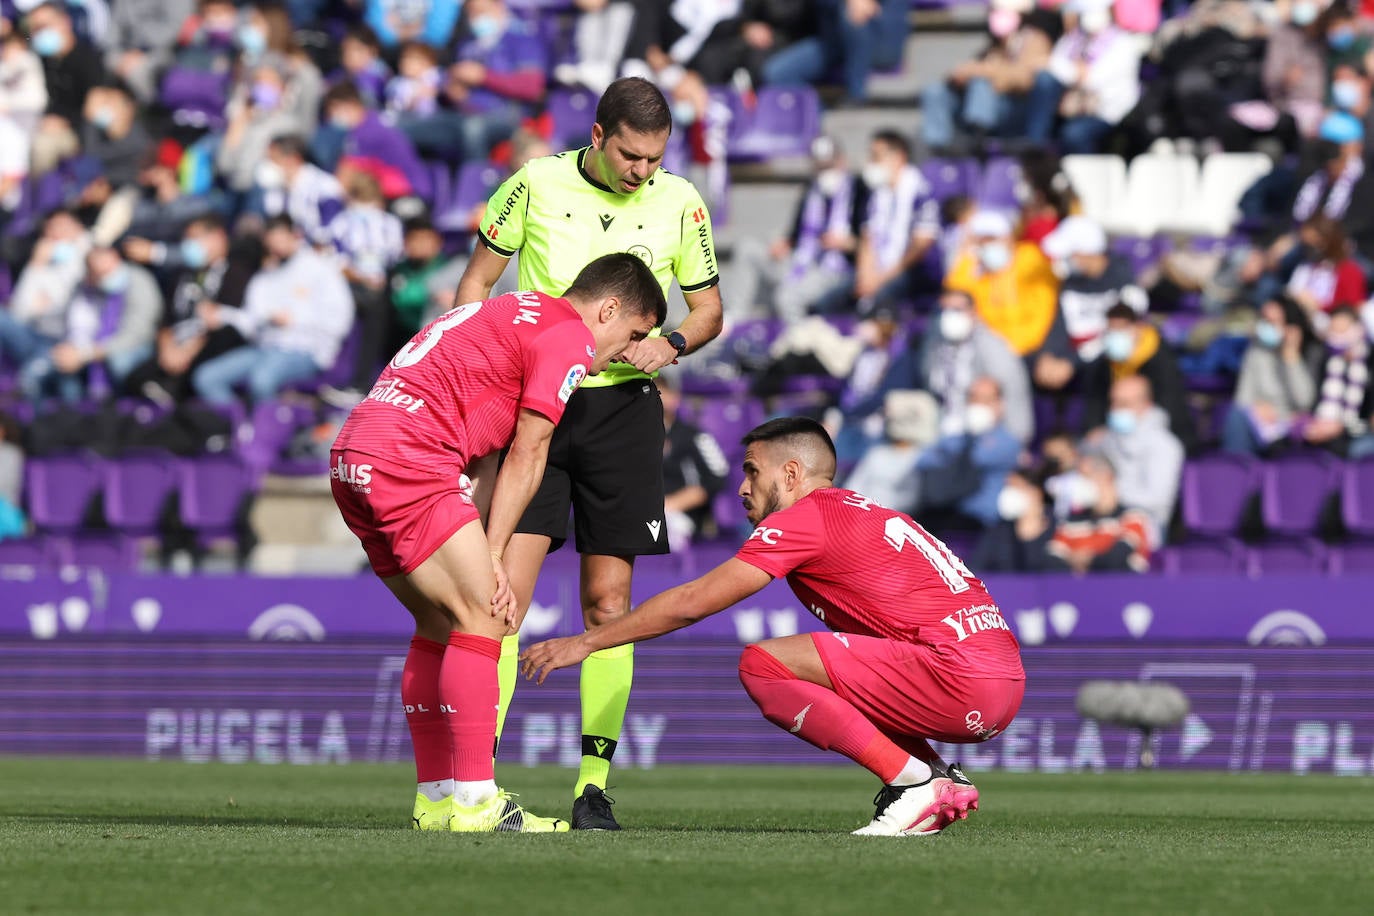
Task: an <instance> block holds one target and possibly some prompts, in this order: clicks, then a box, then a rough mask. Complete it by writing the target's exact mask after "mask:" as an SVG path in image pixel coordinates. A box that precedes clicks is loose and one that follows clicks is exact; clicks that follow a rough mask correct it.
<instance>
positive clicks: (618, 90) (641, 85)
mask: <svg viewBox="0 0 1374 916" xmlns="http://www.w3.org/2000/svg"><path fill="white" fill-rule="evenodd" d="M596 123H598V124H600V125H601V131H602V133H603V134H605V135H606V136H607V137H613V136H615V134H616V132H617V131H619V130H620V129H621V128H622V127H623V128H626V129H628V130H632V131H635V132H636V133H640V134H656V133H659V132H661V131H665V130H666V131H668V132H669V133H671V132H672V130H673V110H672V109H671V108H669V107H668V100H667V99H665V98H664V97H663V93H662V92H660V91H659V89H658V87H657V86H655V85H654V84H653V83H651V82H649V81H648V80H646V79H644V78H643V77H639V76H627V77H624V78H623V79H618V80H616V81H615V82H614V83H611V85H610V86H608V87H607V88H606V91H605V92H603V93H601V101H599V102H597V103H596Z"/></svg>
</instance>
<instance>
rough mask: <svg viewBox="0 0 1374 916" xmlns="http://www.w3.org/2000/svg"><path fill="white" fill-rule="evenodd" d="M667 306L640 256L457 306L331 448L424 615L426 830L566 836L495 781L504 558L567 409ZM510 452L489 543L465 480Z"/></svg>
mask: <svg viewBox="0 0 1374 916" xmlns="http://www.w3.org/2000/svg"><path fill="white" fill-rule="evenodd" d="M666 311H667V305H666V302H665V300H664V298H663V291H662V290H661V289H660V288H659V284H658V281H657V279H655V277H654V275H653V273H652V272H651V271H650V270H649V268H648V267H646V266H644V263H643V262H642V261H640V260H639V258H637V257H635V256H634V255H631V254H612V255H606V256H605V257H601V258H597V259H596V260H595V261H592V262H591V263H590V264H588V265H586V267H585V268H583V270H582V272H581V273H579V274H578V275H577V279H576V280H574V281H573V284H572V286H571V287H570V288H569V289H568V291H567V292H566V293H565V294H564V298H562V299H555V298H553V297H551V296H547V295H544V294H543V293H538V292H522V293H514V294H512V295H509V296H500V297H497V298H495V299H488V300H486V301H483V302H472V303H469V304H467V305H461V306H459V307H457V308H455V309H453V310H452V311H450V312H449V313H447V314H446V315H444V316H442V317H440V318H438V319H436V320H435V321H433V322H431V323H430V324H429V325H428V326H427V327H425V328H424V329H423V330H421V331H420V333H418V334H416V335H415V337H414V338H412V339H411V341H410V343H408V344H406V345H405V346H404V347H402V348H401V350H400V352H398V353H397V354H396V356H395V357H393V358H392V360H391V363H390V364H389V365H388V366H387V367H386V369H385V370H384V371H383V372H382V374H381V377H380V378H379V379H378V380H377V384H376V385H375V386H374V387H373V389H372V392H371V393H370V394H369V395H368V397H367V399H366V400H364V401H363V402H362V403H361V404H359V405H358V406H357V407H356V408H354V410H353V412H352V413H351V414H350V415H349V417H348V420H347V422H346V423H344V426H343V429H342V430H340V432H339V438H338V439H337V440H336V441H335V442H334V447H333V450H332V451H331V452H330V468H331V470H330V477H331V486H332V487H333V491H334V501H335V502H337V503H338V505H339V510H340V512H342V513H343V517H344V520H345V521H346V522H347V523H348V527H349V528H350V529H352V531H353V533H354V534H356V535H357V536H358V539H359V540H360V541H362V544H363V549H364V550H366V551H367V556H368V560H369V561H370V562H371V564H372V569H373V571H374V572H376V573H377V575H378V576H379V577H380V578H381V580H382V581H383V582H385V583H386V585H387V587H388V588H390V589H391V591H392V593H393V594H394V595H395V596H396V598H397V599H398V600H399V601H400V602H401V603H402V604H403V605H405V607H406V609H407V610H408V611H410V613H411V614H412V615H413V616H414V618H415V637H414V638H413V639H412V640H411V641H410V653H409V654H408V655H407V656H406V661H405V668H404V670H403V672H402V675H401V702H402V704H404V706H405V711H406V724H407V725H409V727H410V737H411V742H412V744H413V745H414V748H415V773H416V780H417V782H418V786H417V790H416V796H415V808H414V813H413V820H414V826H415V829H417V830H454V831H488V830H515V831H523V832H526V833H547V832H561V831H564V830H567V829H568V824H567V822H566V821H561V820H556V819H550V818H542V817H536V816H534V815H532V814H530V813H528V812H526V811H523V810H522V809H521V808H520V806H519V805H517V804H516V803H515V802H514V801H512V800H511V798H510V796H509V795H508V794H507V793H505V792H501V791H499V790H498V789H497V787H496V783H495V781H494V780H493V778H492V756H491V749H492V745H493V744H494V742H495V740H496V714H497V705H498V687H497V676H496V662H497V659H498V658H499V657H500V655H501V639H502V638H503V637H505V636H506V635H507V634H509V633H512V632H514V630H513V629H512V628H510V627H508V623H510V624H512V625H514V626H515V627H518V625H519V621H518V619H516V618H517V617H518V609H517V603H516V600H515V595H514V593H513V592H512V591H511V588H510V583H509V579H508V577H507V575H506V571H505V568H504V566H503V564H502V556H503V554H504V552H505V549H506V546H507V544H509V542H510V538H511V534H512V533H513V532H514V531H515V525H516V522H518V521H519V520H520V516H521V514H522V513H523V512H524V511H525V507H526V506H527V505H529V501H530V497H531V496H533V495H534V491H535V489H536V487H538V485H539V481H540V479H541V478H542V476H543V473H544V463H545V460H546V458H547V455H548V449H549V441H550V439H551V438H552V436H553V430H554V426H555V424H557V423H558V421H559V419H560V418H561V417H562V416H563V411H564V408H565V406H566V405H567V403H568V398H570V397H571V396H572V393H573V392H574V391H575V390H577V387H578V385H580V384H581V383H582V380H583V379H584V378H585V377H586V376H587V375H595V374H596V373H597V372H600V371H601V370H602V369H605V368H606V366H607V365H608V364H609V363H610V362H611V361H612V360H614V359H616V358H617V357H618V356H620V354H621V353H623V352H624V351H625V349H626V348H627V347H628V346H629V345H630V343H631V342H632V341H636V340H642V339H643V338H644V337H645V336H646V335H647V334H648V333H649V331H650V330H651V329H653V328H654V327H656V326H657V325H659V324H662V322H663V318H664V313H665V312H666ZM506 446H509V450H508V452H507V455H506V460H505V463H504V464H502V466H501V470H500V473H499V474H498V475H497V476H496V483H495V488H494V490H493V491H492V493H491V509H490V513H489V515H488V516H487V526H486V530H485V531H484V530H483V526H482V522H481V519H480V517H479V513H478V508H477V505H476V504H475V503H474V499H475V498H477V499H479V500H480V499H481V497H480V496H476V497H475V495H474V492H473V484H472V481H471V480H470V479H469V477H468V473H467V472H469V471H473V472H474V476H477V475H476V473H475V471H476V468H475V465H476V463H477V461H478V460H479V459H483V460H484V459H485V458H486V456H492V457H493V458H494V456H495V454H496V453H497V452H498V451H499V450H501V449H502V448H505V447H506ZM483 463H484V465H486V464H491V463H494V462H488V461H485V460H484V462H483ZM485 482H486V481H485V478H483V479H482V481H481V484H479V490H481V491H485V489H486V488H485V486H484V484H485Z"/></svg>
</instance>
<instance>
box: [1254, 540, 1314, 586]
mask: <svg viewBox="0 0 1374 916" xmlns="http://www.w3.org/2000/svg"><path fill="white" fill-rule="evenodd" d="M1245 568H1246V572H1247V573H1249V575H1250V576H1252V577H1254V576H1262V575H1273V574H1275V573H1301V574H1312V573H1321V572H1325V571H1326V547H1325V546H1324V545H1323V544H1322V543H1321V542H1320V541H1317V540H1312V539H1309V538H1303V539H1300V540H1295V541H1284V542H1279V543H1273V544H1262V545H1260V546H1258V547H1251V548H1250V549H1249V550H1248V551H1247V552H1246V557H1245Z"/></svg>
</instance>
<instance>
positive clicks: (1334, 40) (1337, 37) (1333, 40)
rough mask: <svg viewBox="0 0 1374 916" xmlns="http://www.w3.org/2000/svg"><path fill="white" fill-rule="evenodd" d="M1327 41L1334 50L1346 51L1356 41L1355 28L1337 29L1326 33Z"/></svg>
mask: <svg viewBox="0 0 1374 916" xmlns="http://www.w3.org/2000/svg"><path fill="white" fill-rule="evenodd" d="M1326 43H1327V44H1328V45H1330V46H1331V50H1333V51H1344V50H1345V49H1346V48H1348V47H1350V46H1351V45H1353V44H1354V43H1355V30H1354V29H1337V30H1336V31H1334V32H1328V33H1327V34H1326Z"/></svg>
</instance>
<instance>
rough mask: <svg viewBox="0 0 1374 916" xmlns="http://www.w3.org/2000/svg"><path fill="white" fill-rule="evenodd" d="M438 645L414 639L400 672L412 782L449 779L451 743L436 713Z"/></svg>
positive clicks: (441, 646)
mask: <svg viewBox="0 0 1374 916" xmlns="http://www.w3.org/2000/svg"><path fill="white" fill-rule="evenodd" d="M444 649H445V646H444V644H443V643H441V642H435V641H434V640H432V639H425V638H424V637H423V636H416V637H414V638H412V639H411V640H410V652H409V653H407V654H406V664H405V667H404V668H403V669H401V703H402V704H403V705H404V706H405V711H406V725H408V726H410V743H411V746H412V747H413V748H414V749H415V781H416V782H433V781H438V780H442V779H452V778H453V739H452V738H451V737H449V732H448V722H446V721H444V715H443V713H441V712H440V711H439V669H440V667H441V666H442V665H443V663H444Z"/></svg>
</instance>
